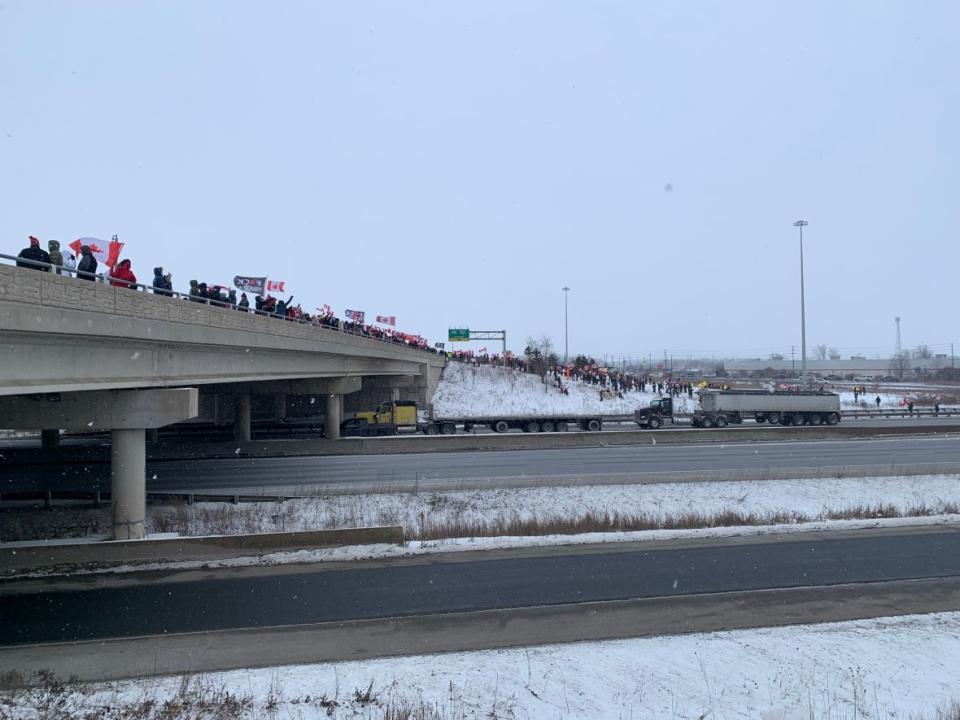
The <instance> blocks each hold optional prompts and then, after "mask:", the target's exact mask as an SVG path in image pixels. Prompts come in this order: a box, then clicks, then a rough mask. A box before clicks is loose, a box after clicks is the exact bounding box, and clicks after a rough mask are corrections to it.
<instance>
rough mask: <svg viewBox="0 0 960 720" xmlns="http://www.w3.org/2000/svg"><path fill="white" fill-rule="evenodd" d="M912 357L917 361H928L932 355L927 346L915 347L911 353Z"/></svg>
mask: <svg viewBox="0 0 960 720" xmlns="http://www.w3.org/2000/svg"><path fill="white" fill-rule="evenodd" d="M913 356H914V357H915V358H917V359H918V360H929V359H930V358H932V357H933V353H932V352H930V347H929V346H927V345H917V347H916V348H915V349H914V351H913Z"/></svg>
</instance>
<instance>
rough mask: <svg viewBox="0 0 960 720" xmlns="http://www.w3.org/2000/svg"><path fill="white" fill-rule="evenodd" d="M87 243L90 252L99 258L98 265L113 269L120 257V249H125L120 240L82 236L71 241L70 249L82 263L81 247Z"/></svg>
mask: <svg viewBox="0 0 960 720" xmlns="http://www.w3.org/2000/svg"><path fill="white" fill-rule="evenodd" d="M84 245H87V246H88V247H89V248H90V252H91V253H92V254H93V256H94V257H95V258H96V259H97V265H98V266H99V265H106V266H107V267H108V268H109V269H111V270H113V266H114V265H116V264H117V260H119V259H120V251H121V250H123V243H122V242H120V241H119V240H111V241H110V242H104V241H103V240H99V239H97V238H94V237H82V238H79V239H77V240H74V241H73V242H72V243H70V249H71V250H73V254H74V255H76V257H77V263H78V264H79V263H80V248H81V247H83V246H84Z"/></svg>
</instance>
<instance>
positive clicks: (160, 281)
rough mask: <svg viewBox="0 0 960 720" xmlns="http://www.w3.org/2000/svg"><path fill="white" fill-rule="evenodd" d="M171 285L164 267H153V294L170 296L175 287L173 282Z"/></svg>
mask: <svg viewBox="0 0 960 720" xmlns="http://www.w3.org/2000/svg"><path fill="white" fill-rule="evenodd" d="M170 285H171V286H170V287H168V286H167V279H166V277H164V274H163V268H162V267H155V268H154V269H153V294H154V295H166V296H167V297H169V296H170V295H172V294H173V293H172V292H171V291H172V290H173V287H172V285H173V283H171V284H170Z"/></svg>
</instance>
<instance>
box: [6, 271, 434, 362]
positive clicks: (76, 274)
mask: <svg viewBox="0 0 960 720" xmlns="http://www.w3.org/2000/svg"><path fill="white" fill-rule="evenodd" d="M0 260H6V261H13V262H15V263H16V264H17V266H18V267H21V268H22V269H24V270H30V271H33V272H37V271H41V272H48V273H53V274H56V275H60V276H62V277H67V278H73V279H76V280H78V281H80V282H91V281H93V282H96V283H100V284H103V285H112V283H111V277H110V275H109V274H107V273H88V272H83V271H80V270H77V269H76V268H71V267H67V266H64V265H56V264H54V263H47V262H42V261H40V260H29V259H27V258H21V257H16V256H15V255H6V254H4V253H0ZM114 282H115V283H116V284H115V285H113V286H114V287H122V288H123V289H129V290H131V291H133V292H143V293H149V294H152V295H156V296H157V297H164V298H171V299H176V300H178V301H181V302H182V301H188V302H195V303H200V304H204V305H212V306H215V307H219V308H223V309H224V310H230V311H233V312H245V313H249V314H250V315H260V316H262V317H268V318H274V319H277V320H284V321H286V322H293V323H298V324H300V325H308V326H310V327H315V328H319V329H321V330H327V331H329V332H337V333H343V334H345V335H352V336H354V337H362V338H366V339H367V340H376V341H377V342H382V343H386V344H388V345H398V346H400V347H404V348H408V349H410V350H419V351H421V352H428V353H431V354H434V355H436V354H439V353H438V351H437V350H435V349H434V348H431V347H422V346H419V345H411V344H409V343H407V342H406V341H403V340H397V339H393V338H390V337H378V336H377V335H371V334H370V333H365V332H357V331H356V330H353V329H351V328H348V327H346V323H345V322H344V321H342V320H340V319H339V318H337V325H336V326H334V325H330V324H328V323H324V322H321V321H315V320H314V319H310V320H306V319H304V318H295V317H283V316H280V315H277V314H276V313H271V312H266V311H264V310H257V309H256V308H254V307H250V308H242V307H238V306H237V305H234V304H233V303H230V302H224V301H222V300H213V299H211V298H207V297H203V296H201V295H190V294H189V293H182V292H178V291H177V290H167V289H160V288H155V287H153V285H146V284H144V283H139V282H137V283H131V282H127V281H126V280H120V279H119V278H115V279H114Z"/></svg>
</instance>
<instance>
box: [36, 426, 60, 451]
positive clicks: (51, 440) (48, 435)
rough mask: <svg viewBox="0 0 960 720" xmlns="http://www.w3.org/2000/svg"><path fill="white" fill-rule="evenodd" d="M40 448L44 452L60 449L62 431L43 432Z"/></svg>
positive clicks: (41, 432) (41, 433)
mask: <svg viewBox="0 0 960 720" xmlns="http://www.w3.org/2000/svg"><path fill="white" fill-rule="evenodd" d="M40 447H41V448H43V449H44V450H56V449H57V448H58V447H60V431H59V430H41V431H40Z"/></svg>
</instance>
